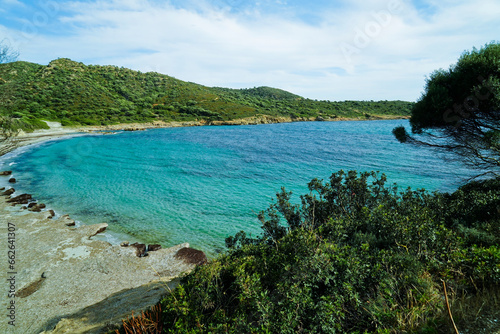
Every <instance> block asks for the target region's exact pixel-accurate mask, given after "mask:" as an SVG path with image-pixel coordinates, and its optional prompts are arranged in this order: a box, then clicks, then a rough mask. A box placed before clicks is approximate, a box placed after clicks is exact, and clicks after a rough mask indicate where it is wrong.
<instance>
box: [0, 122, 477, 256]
mask: <svg viewBox="0 0 500 334" xmlns="http://www.w3.org/2000/svg"><path fill="white" fill-rule="evenodd" d="M399 125H404V126H406V127H408V121H407V120H390V121H363V122H360V121H343V122H303V123H302V122H301V123H282V124H270V125H258V126H234V127H229V126H218V127H189V128H165V129H154V130H149V131H141V132H121V133H118V134H115V135H105V136H104V135H98V136H84V137H74V138H69V139H65V140H58V141H51V142H46V143H44V144H42V145H38V146H36V147H33V148H29V149H24V150H22V151H17V152H14V153H11V154H8V155H6V156H4V157H3V158H2V159H1V160H0V169H1V170H4V169H7V168H8V169H12V170H13V171H14V177H15V178H16V179H17V180H18V182H19V183H18V184H17V185H16V189H18V191H22V192H28V193H31V194H33V196H34V197H35V198H36V199H38V200H39V201H40V202H44V203H47V204H48V205H49V206H50V207H51V208H53V209H55V210H56V211H57V212H60V213H68V214H70V216H71V217H72V218H73V219H76V220H78V221H79V222H81V223H83V224H91V223H102V222H106V223H108V224H109V228H108V230H109V233H108V235H107V236H108V238H109V239H110V240H111V241H116V240H119V239H123V238H128V239H130V241H132V242H133V241H141V242H147V243H160V244H162V245H163V246H173V245H176V244H179V243H182V242H189V243H190V244H191V247H195V248H199V249H202V250H204V251H205V252H207V253H208V254H210V255H213V254H215V253H216V252H218V251H219V250H221V249H223V247H224V239H225V237H227V236H229V235H234V234H235V233H237V232H238V231H240V230H245V231H246V232H249V233H251V234H253V235H256V234H259V233H260V223H259V221H258V220H257V214H258V212H259V211H261V210H263V209H265V208H266V207H267V206H268V205H269V203H271V201H272V198H273V197H274V196H275V194H276V192H278V191H279V190H280V189H281V187H285V188H286V189H287V190H289V191H293V192H294V194H296V197H295V199H298V195H300V194H304V193H307V183H308V182H309V181H310V180H311V179H313V178H320V179H324V180H327V179H328V177H329V176H330V175H331V174H332V173H333V172H336V171H338V170H340V169H343V170H345V171H347V170H358V171H371V170H375V171H380V172H384V173H385V174H386V175H387V176H388V180H389V182H390V183H393V182H395V183H397V184H398V186H399V187H400V188H401V189H404V188H407V187H412V188H414V189H416V188H425V189H428V190H431V191H434V190H439V191H453V190H455V189H456V188H457V187H458V186H459V185H460V184H461V183H462V182H463V180H464V179H465V178H466V177H468V176H470V175H472V174H471V171H469V170H467V169H466V168H464V167H463V166H461V165H460V164H458V163H456V162H451V161H448V159H446V156H441V155H440V154H438V153H437V152H436V151H433V150H431V149H427V148H423V147H413V146H409V145H403V144H400V143H398V142H397V141H396V140H395V138H394V136H393V135H392V133H391V131H392V129H393V128H394V127H396V126H399ZM3 182H5V180H4V181H3Z"/></svg>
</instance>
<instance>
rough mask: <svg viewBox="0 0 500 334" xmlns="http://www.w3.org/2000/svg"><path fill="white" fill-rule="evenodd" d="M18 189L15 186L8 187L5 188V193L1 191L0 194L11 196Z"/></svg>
mask: <svg viewBox="0 0 500 334" xmlns="http://www.w3.org/2000/svg"><path fill="white" fill-rule="evenodd" d="M15 192H16V190H15V189H14V188H10V189H7V190H5V191H4V192H3V193H1V194H0V195H1V196H10V195H12V194H13V193H15Z"/></svg>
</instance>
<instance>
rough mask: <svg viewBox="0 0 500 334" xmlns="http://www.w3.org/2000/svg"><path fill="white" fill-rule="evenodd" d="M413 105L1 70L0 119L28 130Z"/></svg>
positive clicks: (97, 72) (79, 67)
mask: <svg viewBox="0 0 500 334" xmlns="http://www.w3.org/2000/svg"><path fill="white" fill-rule="evenodd" d="M411 105H412V103H410V102H404V101H379V102H373V101H344V102H329V101H316V100H311V99H306V98H303V97H300V96H298V95H295V94H292V93H289V92H286V91H284V90H280V89H276V88H271V87H257V88H250V89H229V88H219V87H206V86H202V85H199V84H195V83H191V82H185V81H182V80H178V79H176V78H173V77H170V76H167V75H163V74H159V73H153V72H148V73H142V72H139V71H133V70H130V69H126V68H120V67H117V66H96V65H84V64H83V63H78V62H74V61H72V60H70V59H65V58H61V59H57V60H54V61H52V62H50V63H49V64H48V65H47V66H45V65H39V64H34V63H28V62H21V61H19V62H14V63H7V64H0V115H4V116H9V117H12V118H14V119H16V123H17V124H18V125H19V126H20V127H22V128H25V129H27V130H29V129H30V128H40V127H43V126H44V124H45V123H43V122H40V120H50V121H60V122H61V123H62V124H63V125H107V124H116V123H130V122H151V121H155V120H162V121H166V122H168V121H191V120H207V121H208V122H209V121H229V120H234V119H241V118H246V117H251V116H256V115H269V116H273V117H290V118H292V119H302V118H311V117H318V116H319V117H321V118H324V119H331V118H338V117H344V118H370V117H377V116H385V117H387V116H407V115H409V112H410V108H411Z"/></svg>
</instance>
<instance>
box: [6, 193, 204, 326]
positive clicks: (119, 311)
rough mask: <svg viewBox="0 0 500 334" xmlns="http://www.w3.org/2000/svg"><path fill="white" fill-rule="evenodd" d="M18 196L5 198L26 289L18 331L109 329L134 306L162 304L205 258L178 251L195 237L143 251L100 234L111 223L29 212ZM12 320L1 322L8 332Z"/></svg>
mask: <svg viewBox="0 0 500 334" xmlns="http://www.w3.org/2000/svg"><path fill="white" fill-rule="evenodd" d="M10 204H11V203H7V200H6V199H5V198H3V197H2V198H0V218H1V220H2V221H6V222H9V223H10V224H12V225H13V226H15V228H16V264H15V266H16V267H15V269H16V271H17V274H16V275H15V276H16V277H15V280H16V292H17V293H18V295H17V296H16V298H15V306H16V326H15V328H13V329H14V330H15V331H14V332H12V333H28V334H29V333H40V332H44V331H45V333H101V332H106V331H109V330H110V329H113V328H116V327H117V326H119V325H120V324H121V320H122V319H125V318H127V317H129V316H131V314H132V312H133V313H134V314H139V313H140V312H141V311H142V310H145V309H147V308H149V307H151V306H153V305H155V304H156V303H157V302H158V301H160V299H161V298H162V296H163V295H164V294H166V293H168V291H169V289H172V288H174V286H175V285H176V284H177V279H176V277H178V276H179V275H180V274H181V273H184V272H187V271H190V270H192V269H193V268H194V266H195V265H194V264H193V263H191V262H199V261H195V260H196V256H193V255H187V257H182V256H181V255H179V254H178V253H179V252H178V251H179V250H180V249H190V248H189V245H188V244H182V245H179V246H175V247H172V248H161V249H158V250H156V251H151V252H148V253H147V254H148V256H145V257H137V256H136V248H135V247H121V246H120V245H111V244H109V243H108V242H106V241H102V240H96V238H95V237H94V236H96V235H97V234H99V233H101V232H102V231H104V230H105V229H106V227H107V224H97V225H84V226H79V227H68V226H66V224H67V222H68V221H71V220H72V219H71V218H70V217H69V216H61V217H59V218H57V219H55V218H52V216H51V215H50V213H49V212H48V211H44V212H42V213H35V212H29V211H24V212H23V211H21V208H20V207H18V208H17V209H16V208H15V207H12V206H11V205H10ZM50 218H52V219H50ZM198 252H199V251H195V250H192V251H185V250H184V251H182V252H181V253H180V254H183V253H186V254H188V253H190V254H191V253H192V254H198ZM201 253H202V252H201ZM197 256H198V255H197ZM2 268H4V267H2ZM6 272H7V271H5V270H4V274H5V273H6ZM4 274H3V275H4ZM7 278H8V277H3V276H2V280H4V279H7ZM9 302H10V299H9V298H0V307H1V308H2V309H4V310H5V309H6V308H7V306H8V303H9ZM11 327H12V326H8V324H7V322H6V321H2V322H0V333H11V332H9V330H11Z"/></svg>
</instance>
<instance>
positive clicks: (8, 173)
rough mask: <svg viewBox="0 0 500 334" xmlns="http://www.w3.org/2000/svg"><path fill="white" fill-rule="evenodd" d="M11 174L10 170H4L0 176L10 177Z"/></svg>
mask: <svg viewBox="0 0 500 334" xmlns="http://www.w3.org/2000/svg"><path fill="white" fill-rule="evenodd" d="M11 174H12V171H11V170H6V171H3V172H0V176H8V175H11Z"/></svg>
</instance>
